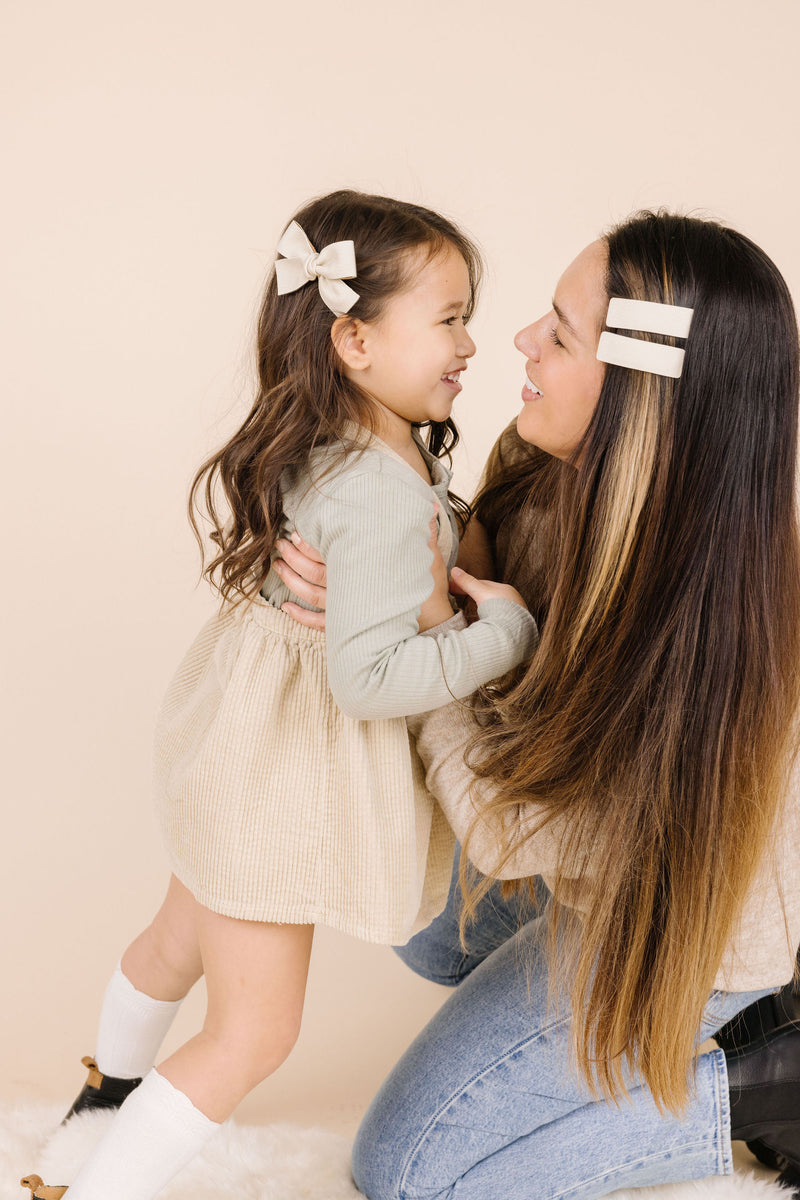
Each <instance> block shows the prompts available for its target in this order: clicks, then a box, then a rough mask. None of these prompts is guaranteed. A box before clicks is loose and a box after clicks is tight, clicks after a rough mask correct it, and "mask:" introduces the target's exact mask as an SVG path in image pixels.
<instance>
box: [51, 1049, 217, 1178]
mask: <svg viewBox="0 0 800 1200" xmlns="http://www.w3.org/2000/svg"><path fill="white" fill-rule="evenodd" d="M219 1128H220V1126H219V1125H218V1124H217V1122H216V1121H210V1120H209V1119H208V1117H206V1116H205V1115H204V1114H203V1113H201V1112H200V1110H199V1109H197V1108H195V1106H194V1105H193V1104H192V1102H191V1100H189V1098H188V1096H185V1095H184V1094H183V1092H179V1091H178V1089H177V1088H175V1087H173V1086H172V1084H171V1083H170V1082H169V1080H167V1079H164V1077H163V1076H162V1075H159V1074H158V1072H157V1071H155V1070H153V1071H151V1072H150V1073H149V1075H148V1076H147V1077H146V1078H145V1079H143V1080H142V1082H141V1083H140V1085H139V1087H138V1088H136V1090H135V1091H134V1092H131V1094H130V1096H129V1097H128V1098H127V1100H126V1101H125V1103H124V1104H123V1105H122V1107H121V1108H120V1110H119V1112H118V1113H117V1115H116V1117H115V1118H114V1122H113V1124H112V1126H111V1128H110V1129H109V1131H108V1133H107V1134H106V1135H105V1137H104V1138H103V1140H102V1141H101V1142H100V1144H99V1146H98V1147H97V1148H96V1149H95V1150H94V1151H93V1153H92V1154H91V1155H90V1156H89V1158H88V1160H87V1161H86V1162H85V1163H84V1165H83V1166H82V1167H81V1169H80V1171H79V1172H78V1176H77V1178H76V1180H75V1182H74V1183H73V1184H71V1186H70V1187H69V1189H68V1194H69V1200H153V1198H154V1197H156V1196H157V1195H158V1194H159V1192H160V1191H161V1190H162V1188H164V1187H166V1185H167V1184H168V1183H169V1181H170V1180H171V1179H173V1178H174V1177H175V1175H177V1174H178V1171H180V1170H181V1168H182V1167H185V1166H186V1164H187V1163H188V1162H190V1161H191V1159H193V1158H194V1156H195V1155H196V1154H198V1153H199V1152H200V1150H202V1148H203V1146H205V1144H206V1142H207V1141H208V1140H209V1138H210V1137H211V1136H212V1135H213V1134H214V1133H216V1131H217V1130H218V1129H219Z"/></svg>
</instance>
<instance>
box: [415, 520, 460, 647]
mask: <svg viewBox="0 0 800 1200" xmlns="http://www.w3.org/2000/svg"><path fill="white" fill-rule="evenodd" d="M428 549H429V550H430V551H431V553H432V554H433V562H432V563H431V575H432V576H433V591H432V592H431V594H430V596H428V599H427V600H426V601H425V603H424V604H423V605H422V608H421V609H420V611H419V617H418V618H417V625H418V627H419V631H420V633H423V632H424V631H425V630H426V629H433V627H434V625H441V624H442V622H443V621H449V620H450V618H451V617H452V615H453V606H452V604H451V603H450V583H449V580H448V578H447V567H446V566H445V565H444V559H443V558H442V552H441V550H440V549H439V527H438V524H437V521H436V517H435V516H434V517H433V518H432V520H431V523H430V535H429V537H428Z"/></svg>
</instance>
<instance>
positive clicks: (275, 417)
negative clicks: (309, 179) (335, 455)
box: [189, 191, 483, 600]
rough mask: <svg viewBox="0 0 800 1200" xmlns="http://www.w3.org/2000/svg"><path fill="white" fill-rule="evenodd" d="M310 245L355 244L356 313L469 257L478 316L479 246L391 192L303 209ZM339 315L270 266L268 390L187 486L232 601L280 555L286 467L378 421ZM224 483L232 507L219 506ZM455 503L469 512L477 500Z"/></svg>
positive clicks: (253, 586) (262, 364) (263, 328)
mask: <svg viewBox="0 0 800 1200" xmlns="http://www.w3.org/2000/svg"><path fill="white" fill-rule="evenodd" d="M293 219H294V220H295V221H297V222H298V223H299V224H300V225H301V227H302V228H303V230H304V231H305V233H306V234H307V236H308V238H309V240H310V241H311V243H312V245H313V246H314V247H315V248H316V249H317V250H321V249H322V248H323V247H324V246H327V245H329V244H330V243H331V242H338V241H348V240H352V241H353V242H354V243H355V253H356V266H357V271H358V274H357V278H356V279H354V280H351V281H350V284H351V286H352V287H353V288H354V290H355V291H357V292H358V294H359V299H358V301H357V302H356V303H355V305H354V306H353V308H351V309H350V312H349V313H348V316H352V317H355V318H359V319H360V320H362V321H365V322H367V321H375V320H377V319H378V318H379V317H380V315H381V313H382V311H383V309H384V307H385V305H386V303H387V301H388V300H390V299H391V298H392V297H393V296H395V295H397V294H398V293H400V292H401V291H403V290H404V288H406V287H407V286H409V285H410V284H411V283H412V282H413V279H414V276H415V268H416V269H418V268H419V265H420V263H419V259H418V255H417V254H416V252H417V251H422V252H423V256H424V257H423V260H422V262H423V264H424V263H426V262H428V261H430V260H431V259H433V258H435V257H436V255H438V254H440V253H441V252H442V251H443V250H444V249H445V248H446V247H448V246H451V247H453V248H455V249H456V250H457V251H458V252H459V253H460V254H461V256H462V257H463V259H464V261H465V263H466V265H467V271H468V275H469V288H470V294H469V305H468V309H467V311H466V313H465V319H468V318H469V317H470V316H471V314H472V311H473V309H474V306H475V302H476V299H477V292H478V288H479V285H480V281H481V277H482V272H483V266H482V261H481V256H480V253H479V251H478V249H477V247H476V246H475V245H474V244H473V242H472V241H471V240H470V239H469V238H468V237H467V236H466V234H464V233H462V232H461V230H460V229H458V228H457V227H456V226H455V225H454V224H453V223H452V222H451V221H449V220H447V218H445V217H443V216H440V215H439V214H438V213H435V212H432V211H431V210H430V209H427V208H422V207H420V206H419V205H416V204H406V203H404V202H402V201H400V200H392V199H389V198H388V197H385V196H370V195H366V194H365V193H362V192H355V191H337V192H332V193H331V194H330V195H327V196H321V197H319V198H318V199H316V200H312V201H311V202H310V203H309V204H306V205H304V207H303V208H301V209H300V210H299V212H297V213H295V215H294V218H293ZM335 320H336V317H335V314H334V313H333V312H331V310H330V309H329V308H328V307H327V305H326V304H325V303H324V302H323V300H322V299H321V297H320V294H319V289H318V287H316V286H315V285H313V284H309V285H308V286H306V287H302V288H300V289H298V290H297V291H295V292H291V293H289V294H288V295H284V296H278V294H277V289H276V283H275V271H274V268H272V269H271V270H270V274H269V277H268V279H267V284H266V289H265V292H264V297H263V300H262V304H261V311H260V314H259V319H258V335H257V353H258V378H259V387H258V392H257V395H256V398H255V400H254V402H253V406H252V408H251V410H250V412H249V414H248V416H247V418H246V419H245V421H244V422H243V424H242V425H241V427H240V428H239V429H238V430H237V431H236V433H234V435H233V436H232V437H231V438H230V439H229V440H228V441H227V442H226V444H225V445H224V446H223V447H222V448H221V449H220V450H219V451H217V452H216V453H215V454H213V455H212V456H211V457H210V458H209V459H208V460H207V461H206V462H205V463H203V465H202V466H201V467H200V469H199V470H198V472H197V474H196V475H195V477H194V480H193V481H192V485H191V489H190V493H189V519H190V521H191V523H192V527H193V529H194V531H195V535H196V536H197V538H198V541H199V542H200V545H201V549H202V547H203V542H202V539H201V535H200V531H199V529H198V524H197V520H196V516H195V510H196V509H197V510H201V504H200V503H199V500H200V497H201V496H202V502H203V504H202V507H204V508H205V511H206V513H207V515H208V517H209V518H210V521H211V527H212V532H211V537H212V539H213V541H215V542H216V547H217V552H216V555H215V556H214V557H213V558H212V559H211V561H210V562H208V563H207V565H206V566H205V569H204V574H205V575H206V577H207V578H209V579H211V580H215V577H216V576H217V575H218V576H219V579H218V582H217V586H218V587H219V590H220V592H221V593H222V595H223V597H225V598H226V599H228V600H232V599H234V598H236V597H238V598H242V597H246V596H251V595H255V594H256V593H257V592H258V590H259V589H260V587H261V586H262V584H263V582H264V579H265V578H266V576H267V573H268V571H269V565H270V553H271V551H272V549H273V547H274V544H275V540H276V538H277V537H278V536H279V534H280V528H281V523H282V519H283V500H282V495H281V475H282V473H283V472H284V470H286V469H287V468H293V467H294V468H298V467H302V466H304V465H305V464H306V463H307V461H308V456H309V453H310V451H311V450H312V449H313V448H314V447H315V446H318V445H323V444H327V443H331V442H335V441H337V440H342V441H344V442H345V444H347V439H346V437H345V435H344V431H345V429H346V426H347V424H348V423H349V422H356V423H358V424H360V425H362V426H365V427H366V428H368V429H371V428H374V424H373V417H372V411H373V410H372V404H371V400H370V397H369V396H368V395H367V393H366V392H365V391H364V390H363V389H362V388H361V387H359V386H358V384H356V383H354V382H353V381H352V380H350V379H348V378H347V377H346V375H345V374H344V372H343V370H342V364H341V360H340V359H339V357H338V355H337V353H336V350H335V348H334V346H333V342H332V340H331V327H332V325H333V322H334V321H335ZM427 441H428V448H429V449H430V450H431V452H432V453H433V454H435V455H436V456H437V457H441V456H442V455H449V453H450V451H452V449H453V447H454V446H455V445H456V443H457V442H458V431H457V429H456V427H455V424H454V423H453V421H452V420H447V421H443V422H431V423H430V429H429V433H428V439H427ZM218 491H221V492H222V496H223V498H224V501H225V506H226V508H227V513H225V514H224V515H222V514H220V512H219V507H218V505H219V501H218ZM451 500H452V501H453V503H454V506H455V507H456V509H457V510H460V512H461V515H462V519H466V517H468V514H469V507H468V506H467V505H466V504H465V503H464V501H462V500H460V499H459V497H457V496H452V495H451Z"/></svg>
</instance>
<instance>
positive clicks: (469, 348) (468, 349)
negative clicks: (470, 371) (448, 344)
mask: <svg viewBox="0 0 800 1200" xmlns="http://www.w3.org/2000/svg"><path fill="white" fill-rule="evenodd" d="M459 350H460V352H461V354H462V356H463V357H464V358H472V356H473V354H474V353H475V351H476V350H477V346H476V345H475V343H474V342H473V340H472V338H471V337H470V336H469V334H468V333H467V331H466V329H465V330H464V336H463V340H462V344H461V345H460V346H459Z"/></svg>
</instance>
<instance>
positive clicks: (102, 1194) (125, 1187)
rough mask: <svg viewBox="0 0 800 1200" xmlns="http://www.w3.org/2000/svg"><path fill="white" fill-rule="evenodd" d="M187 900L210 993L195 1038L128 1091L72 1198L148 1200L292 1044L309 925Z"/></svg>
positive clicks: (299, 1013)
mask: <svg viewBox="0 0 800 1200" xmlns="http://www.w3.org/2000/svg"><path fill="white" fill-rule="evenodd" d="M193 903H194V905H195V913H194V925H195V929H196V930H197V935H198V942H199V946H200V953H201V956H202V966H203V969H204V972H205V976H206V984H207V989H208V1010H207V1013H206V1020H205V1023H204V1026H203V1029H202V1032H201V1033H199V1034H198V1035H197V1036H196V1037H194V1038H192V1039H191V1041H189V1042H187V1043H186V1044H185V1045H184V1046H182V1047H181V1049H180V1050H178V1051H177V1052H176V1053H175V1054H173V1055H172V1056H171V1057H170V1058H168V1059H167V1060H166V1062H164V1063H163V1064H162V1065H161V1066H160V1067H159V1068H158V1070H157V1071H151V1072H150V1074H149V1075H148V1076H147V1077H146V1078H145V1080H144V1082H143V1083H142V1084H141V1086H140V1087H139V1088H137V1089H136V1090H135V1091H134V1092H132V1093H131V1095H130V1096H129V1097H128V1099H127V1100H126V1101H125V1103H124V1104H123V1105H122V1108H121V1109H120V1110H119V1113H118V1115H117V1117H116V1120H115V1122H114V1124H113V1125H112V1127H111V1129H110V1130H109V1132H108V1133H107V1134H106V1136H105V1138H104V1139H103V1140H102V1141H101V1143H100V1145H99V1146H98V1147H97V1149H96V1150H95V1151H94V1153H93V1154H92V1155H91V1157H90V1158H89V1159H88V1161H87V1162H86V1163H85V1164H84V1166H83V1168H82V1169H81V1171H80V1173H79V1175H78V1178H77V1179H76V1180H75V1182H74V1183H73V1185H72V1187H71V1188H70V1193H69V1197H70V1200H73V1197H74V1200H108V1197H109V1196H114V1198H115V1200H153V1198H154V1197H156V1196H157V1195H158V1194H159V1192H160V1191H161V1190H162V1188H164V1187H165V1186H166V1184H167V1183H168V1182H169V1181H170V1179H172V1178H173V1176H174V1175H175V1174H176V1173H177V1172H178V1171H179V1170H180V1168H181V1167H182V1166H183V1165H184V1164H185V1163H186V1162H188V1161H189V1160H190V1159H191V1158H193V1157H194V1156H195V1155H196V1154H197V1153H198V1152H199V1151H200V1150H201V1149H202V1147H203V1146H204V1145H205V1143H206V1142H207V1140H208V1139H209V1138H210V1137H211V1136H212V1134H213V1133H214V1132H215V1130H216V1129H217V1128H218V1123H219V1122H221V1121H224V1120H225V1119H226V1118H227V1117H228V1116H229V1115H230V1114H231V1112H232V1111H233V1109H234V1108H235V1107H236V1105H237V1104H238V1103H239V1101H240V1100H241V1099H242V1098H243V1097H244V1096H245V1095H246V1094H247V1093H248V1092H249V1091H250V1090H251V1089H252V1088H253V1087H254V1086H255V1085H256V1084H257V1083H259V1082H260V1081H261V1080H262V1079H264V1078H266V1076H267V1075H269V1074H271V1072H272V1071H274V1070H275V1068H276V1067H278V1066H279V1065H280V1064H281V1063H282V1062H283V1060H284V1059H285V1058H286V1056H287V1055H288V1054H289V1052H290V1050H291V1048H292V1046H293V1045H294V1043H295V1040H296V1038H297V1033H298V1031H299V1028H300V1020H301V1016H302V1010H303V999H304V996H305V985H306V978H307V974H308V962H309V958H310V954H311V943H312V938H313V926H311V925H270V924H265V923H261V922H257V921H239V920H235V919H234V918H232V917H223V916H220V915H219V914H217V913H213V912H210V911H209V910H208V909H206V908H203V907H202V906H201V905H199V904H197V902H196V901H194V902H193ZM137 941H138V939H137ZM146 945H147V943H144V946H145V947H146ZM141 949H142V947H141V946H140V947H139V950H141ZM146 961H149V963H150V968H151V967H152V960H146ZM152 978H153V977H152V975H150V976H148V980H150V981H151V982H152ZM141 982H143V980H141Z"/></svg>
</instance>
